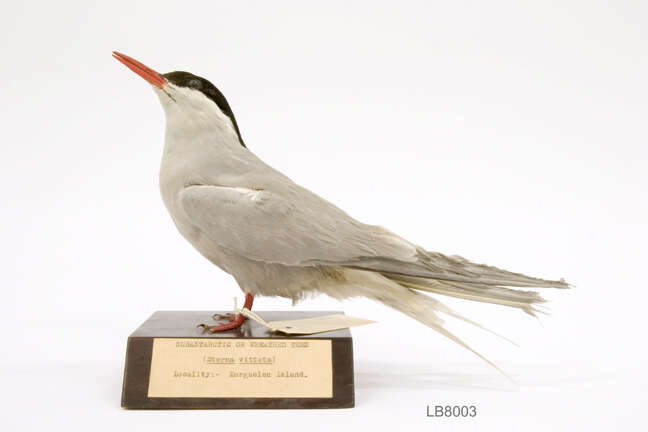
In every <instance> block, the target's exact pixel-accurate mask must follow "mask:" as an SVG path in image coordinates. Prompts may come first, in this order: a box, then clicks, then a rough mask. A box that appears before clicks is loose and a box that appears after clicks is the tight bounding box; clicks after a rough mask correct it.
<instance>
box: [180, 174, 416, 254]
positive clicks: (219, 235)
mask: <svg viewBox="0 0 648 432" xmlns="http://www.w3.org/2000/svg"><path fill="white" fill-rule="evenodd" d="M289 192H290V193H283V194H280V193H275V192H271V191H267V190H255V189H249V188H243V187H226V186H202V185H197V186H189V187H187V188H185V189H183V190H182V191H181V192H180V203H181V205H182V208H183V210H184V212H185V213H186V214H187V216H188V217H189V219H190V221H191V223H192V224H193V225H194V226H196V227H197V228H198V229H199V230H200V231H201V233H202V234H203V235H205V236H207V237H209V238H210V239H211V240H212V241H214V242H216V243H218V244H219V245H220V246H222V247H225V248H227V249H229V250H232V251H234V252H236V253H238V254H240V255H242V256H244V257H246V258H249V259H253V260H258V261H265V262H269V263H280V264H285V265H316V264H317V263H324V262H331V263H345V262H352V261H354V260H361V259H367V258H374V259H386V260H391V261H394V262H400V263H403V264H405V263H415V262H416V260H417V258H416V249H417V248H416V247H415V246H414V245H412V244H410V243H408V242H406V241H405V240H403V239H401V238H400V237H398V236H396V235H394V234H392V233H390V232H389V231H387V230H386V229H384V228H381V227H378V226H372V225H365V224H362V223H360V222H358V221H356V220H355V219H353V218H351V217H350V216H349V215H347V214H346V213H344V212H343V211H342V210H340V209H338V208H337V207H335V206H334V205H333V204H331V203H329V202H328V201H325V200H324V199H322V198H319V197H318V196H317V195H315V194H312V193H309V192H308V191H306V190H305V189H303V188H298V187H297V186H296V185H295V187H294V188H293V190H291V191H289ZM285 195H288V196H289V197H290V199H289V198H286V196H285Z"/></svg>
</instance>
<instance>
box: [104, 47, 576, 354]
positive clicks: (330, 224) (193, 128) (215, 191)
mask: <svg viewBox="0 0 648 432" xmlns="http://www.w3.org/2000/svg"><path fill="white" fill-rule="evenodd" d="M113 56H114V57H115V58H116V59H117V60H119V61H120V62H122V63H123V64H124V65H126V66H127V67H128V68H130V69H131V70H132V71H134V72H135V73H136V74H138V75H139V76H141V77H142V78H144V79H145V80H146V81H148V82H149V83H150V84H151V85H152V86H153V89H154V90H155V93H156V94H157V95H158V97H159V99H160V102H161V103H162V107H163V108H164V112H165V114H166V137H165V143H164V153H163V156H162V163H161V167H160V190H161V194H162V199H163V201H164V204H165V205H166V208H167V209H168V211H169V213H170V214H171V218H172V219H173V222H174V223H175V225H176V227H177V228H178V230H179V231H180V233H181V234H182V235H183V236H184V237H185V238H186V239H187V240H188V241H189V243H191V244H192V245H193V246H194V247H195V248H196V249H197V250H198V251H199V252H200V253H201V254H202V255H203V256H205V257H206V258H207V259H208V260H209V261H211V262H212V263H214V264H215V265H217V266H218V267H220V268H221V269H222V270H224V271H225V272H227V273H229V274H231V275H232V276H233V277H234V278H235V279H236V281H237V282H238V284H239V286H240V288H241V290H243V292H244V293H245V305H244V307H247V308H248V309H250V308H251V307H252V301H253V299H254V296H255V295H261V296H280V297H287V298H290V299H292V300H293V303H294V302H296V301H298V300H300V299H302V298H303V297H305V296H306V295H307V294H309V293H325V294H327V295H329V296H331V297H334V298H336V299H344V298H348V297H356V296H364V297H368V298H371V299H374V300H377V301H379V302H382V303H384V304H386V305H387V306H390V307H392V308H394V309H397V310H399V311H401V312H403V313H405V314H407V315H409V316H410V317H412V318H414V319H416V320H418V321H420V322H422V323H423V324H425V325H427V326H429V327H431V328H433V329H434V330H436V331H438V332H439V333H441V334H443V335H444V336H446V337H448V338H450V339H452V340H453V341H455V342H457V343H458V344H460V345H462V346H464V347H465V348H467V349H469V350H470V351H472V352H474V353H475V354H477V355H478V356H479V357H481V358H482V359H483V360H485V361H487V362H488V363H489V364H491V365H493V364H492V363H491V362H490V361H488V360H487V359H485V358H484V357H483V356H481V355H480V354H479V353H477V352H475V351H474V350H473V349H471V348H470V347H469V346H468V345H466V344H465V343H464V342H463V341H462V340H460V339H458V338H457V337H456V336H454V335H453V334H452V333H450V332H449V331H448V330H446V329H445V328H444V326H443V320H442V319H441V318H440V317H439V315H438V314H439V313H443V314H446V315H449V316H453V317H456V318H459V319H462V320H464V321H468V322H470V323H472V324H475V325H478V324H476V323H474V322H473V321H471V320H468V319H467V318H464V317H462V316H461V315H458V314H457V313H456V312H454V311H453V310H451V309H449V308H448V307H446V306H445V305H444V304H443V303H441V302H439V301H438V300H436V299H434V298H432V297H430V296H428V295H425V294H422V293H421V292H420V291H426V292H430V293H434V294H442V295H446V296H451V297H459V298H463V299H468V300H474V301H480V302H486V303H495V304H499V305H503V306H509V307H514V308H519V309H521V310H523V311H524V312H526V313H528V314H531V315H534V316H535V313H536V312H538V311H539V309H538V308H537V307H536V305H537V304H539V303H541V302H543V301H544V300H543V299H542V297H540V295H538V293H537V292H534V291H527V290H518V289H513V288H510V287H519V288H568V287H569V285H568V284H567V283H566V282H565V281H564V280H562V279H561V280H544V279H538V278H533V277H529V276H524V275H522V274H518V273H512V272H509V271H505V270H500V269H498V268H496V267H491V266H488V265H482V264H475V263H472V262H470V261H468V260H466V259H464V258H461V257H459V256H446V255H443V254H441V253H438V252H430V251H427V250H425V249H423V248H422V247H420V246H417V245H416V244H414V243H410V242H409V241H407V240H405V239H403V238H401V237H399V236H397V235H396V234H394V233H392V232H390V231H388V230H386V229H385V228H382V227H380V226H376V225H365V224H363V223H361V222H358V221H357V220H355V219H353V218H352V217H350V216H349V215H347V214H346V213H345V212H343V211H342V210H340V209H339V208H337V207H336V206H334V205H333V204H331V203H329V202H328V201H326V200H324V199H322V198H320V197H319V196H318V195H316V194H314V193H313V192H311V191H309V190H307V189H304V188H303V187H301V186H299V185H297V184H295V183H294V182H293V181H291V180H290V179H289V178H288V177H286V176H285V175H283V174H282V173H280V172H279V171H277V170H275V169H273V168H272V167H270V166H268V165H267V164H265V163H264V162H263V161H262V160H260V159H259V158H258V157H256V156H255V155H254V153H252V152H251V151H250V150H248V148H247V147H246V145H245V143H244V142H243V139H242V138H241V133H240V131H239V127H238V125H237V123H236V120H235V118H234V114H233V113H232V110H231V108H230V106H229V104H228V103H227V100H226V99H225V97H224V96H223V94H222V93H221V92H220V91H219V90H218V89H217V88H216V87H215V86H214V85H213V84H212V83H210V82H209V81H207V80H206V79H204V78H201V77H199V76H196V75H193V74H191V73H189V72H170V73H166V74H159V73H157V72H155V71H154V70H152V69H150V68H148V67H146V66H144V65H143V64H142V63H140V62H138V61H137V60H134V59H132V58H131V57H128V56H126V55H124V54H120V53H118V52H114V53H113ZM225 318H227V320H228V321H229V322H222V323H220V324H218V325H214V326H207V325H203V327H204V328H205V329H206V330H209V331H211V332H218V331H224V330H230V329H234V328H237V327H239V326H240V325H241V324H242V323H243V322H244V321H245V317H244V316H243V315H241V314H237V315H234V314H230V315H229V316H227V317H225ZM480 327H481V326H480ZM493 366H494V367H497V366H495V365H493Z"/></svg>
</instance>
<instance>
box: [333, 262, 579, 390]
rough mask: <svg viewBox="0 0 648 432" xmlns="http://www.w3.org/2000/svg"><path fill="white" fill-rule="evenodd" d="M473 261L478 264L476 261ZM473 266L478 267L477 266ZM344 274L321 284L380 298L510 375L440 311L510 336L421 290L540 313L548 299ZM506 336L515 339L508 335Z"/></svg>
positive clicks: (473, 286)
mask: <svg viewBox="0 0 648 432" xmlns="http://www.w3.org/2000/svg"><path fill="white" fill-rule="evenodd" d="M471 265H473V266H478V265H476V264H472V263H471ZM485 267H487V269H488V271H489V272H491V273H494V272H495V271H496V270H497V269H494V268H493V267H489V266H485ZM472 270H473V271H474V270H476V267H475V268H473V269H472ZM502 272H504V271H502ZM504 273H507V272H504ZM504 273H498V274H497V275H496V276H497V280H499V281H500V282H501V283H502V284H506V283H507V281H506V277H505V276H506V275H505V274H504ZM343 274H344V279H345V282H346V283H344V284H339V283H336V284H332V285H330V286H327V287H321V288H322V291H324V292H326V293H327V294H328V295H330V296H332V297H334V298H338V299H342V298H346V297H354V296H364V297H367V298H371V299H373V300H376V301H379V302H381V303H383V304H385V305H386V306H389V307H391V308H393V309H396V310H398V311H400V312H402V313H404V314H406V315H408V316H410V317H412V318H414V319H416V320H417V321H419V322H421V323H423V324H425V325H426V326H428V327H430V328H432V329H434V330H436V331H437V332H439V333H440V334H442V335H443V336H445V337H447V338H449V339H450V340H452V341H454V342H455V343H457V344H459V345H461V346H462V347H464V348H466V349H467V350H469V351H471V352H473V353H474V354H475V355H477V356H478V357H479V358H481V359H482V360H484V361H485V362H486V363H488V364H489V365H491V366H492V367H494V368H495V369H497V370H498V371H499V372H501V373H502V374H503V375H505V376H507V377H508V375H506V373H505V372H504V371H502V370H501V369H500V368H499V367H497V365H495V364H494V363H493V362H492V361H490V360H488V359H487V358H486V357H484V356H483V355H481V354H480V353H478V352H477V351H475V350H474V349H473V348H471V347H470V346H469V345H468V344H467V343H466V342H464V341H463V340H461V339H459V338H458V337H457V336H455V335H454V334H453V333H451V332H450V331H448V330H447V329H446V328H445V326H444V320H443V319H442V318H441V317H440V316H439V314H444V315H447V316H451V317H454V318H457V319H460V320H462V321H465V322H467V323H470V324H472V325H474V326H477V327H479V328H481V329H483V330H486V331H489V332H490V333H493V334H495V335H497V336H499V337H502V338H503V339H506V338H505V337H503V336H501V335H499V334H497V333H495V332H492V331H491V330H488V329H487V328H485V327H483V326H482V325H480V324H478V323H476V322H474V321H472V320H470V319H468V318H466V317H464V316H462V315H460V314H459V313H457V312H455V311H454V310H452V309H451V308H449V307H448V306H446V305H445V304H443V303H442V302H440V301H439V300H437V299H435V298H432V297H430V296H428V295H426V294H424V293H421V292H420V291H425V292H430V293H433V294H442V295H446V296H451V297H458V298H463V299H468V300H474V301H480V302H485V303H494V304H499V305H503V306H509V307H515V308H519V309H521V310H523V311H524V312H526V313H528V314H530V315H533V316H536V313H537V312H544V311H543V310H542V309H541V308H540V307H539V305H540V304H541V303H543V302H544V301H545V300H544V299H543V298H542V297H541V296H540V295H539V294H538V293H536V292H534V291H525V290H516V289H511V288H506V287H503V286H496V285H491V284H487V283H480V282H473V283H470V282H463V281H462V282H459V281H449V280H437V279H430V278H424V277H414V276H405V275H402V274H393V273H379V272H372V271H367V270H360V269H349V268H346V269H344V270H343ZM511 275H512V276H510V277H511V278H513V279H514V280H513V282H516V283H518V284H521V283H524V284H525V285H526V284H528V285H530V284H534V286H555V287H561V288H563V287H564V288H566V287H568V285H567V284H566V283H565V282H564V281H545V282H547V283H543V282H542V280H541V279H534V278H529V279H532V280H533V282H531V281H524V280H523V278H525V276H523V275H519V274H515V273H511ZM491 280H494V279H491ZM506 340H507V341H509V342H511V341H510V340H508V339H506ZM511 343H513V342H511Z"/></svg>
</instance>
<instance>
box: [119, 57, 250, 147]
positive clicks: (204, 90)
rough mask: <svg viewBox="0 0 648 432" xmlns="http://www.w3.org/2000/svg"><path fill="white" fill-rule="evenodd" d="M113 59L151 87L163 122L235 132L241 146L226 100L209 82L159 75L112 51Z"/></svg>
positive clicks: (189, 75)
mask: <svg viewBox="0 0 648 432" xmlns="http://www.w3.org/2000/svg"><path fill="white" fill-rule="evenodd" d="M113 57H114V58H116V59H117V60H119V61H120V62H122V63H123V64H124V65H126V67H128V68H129V69H130V70H132V71H133V72H135V73H136V74H137V75H139V76H141V77H142V78H144V79H145V80H146V81H147V82H148V83H149V84H151V85H152V86H153V89H154V90H155V93H156V94H157V95H158V97H159V99H160V102H161V104H162V107H163V108H164V112H165V114H166V117H167V123H169V122H171V123H172V124H182V125H187V124H192V123H193V124H197V125H198V127H201V126H204V127H211V128H220V129H222V130H223V132H232V133H235V134H236V136H237V137H238V140H239V142H240V144H241V145H242V146H243V147H245V144H244V143H243V139H242V138H241V133H240V131H239V128H238V125H237V123H236V119H235V118H234V113H233V112H232V109H231V108H230V106H229V104H228V103H227V99H225V96H223V94H222V93H221V92H220V90H218V89H217V88H216V86H215V85H213V84H212V83H211V82H209V81H208V80H206V79H205V78H202V77H199V76H197V75H194V74H192V73H189V72H183V71H174V72H169V73H165V74H160V73H158V72H156V71H155V70H153V69H151V68H149V67H148V66H145V65H144V64H142V63H140V62H139V61H137V60H135V59H134V58H132V57H129V56H127V55H125V54H121V53H118V52H116V51H113ZM227 129H229V131H228V130H227Z"/></svg>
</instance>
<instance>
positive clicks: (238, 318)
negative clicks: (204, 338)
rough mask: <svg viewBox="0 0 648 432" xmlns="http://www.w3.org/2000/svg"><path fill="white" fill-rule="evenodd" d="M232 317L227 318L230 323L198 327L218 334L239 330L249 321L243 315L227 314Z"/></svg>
mask: <svg viewBox="0 0 648 432" xmlns="http://www.w3.org/2000/svg"><path fill="white" fill-rule="evenodd" d="M227 315H230V316H228V317H227V319H228V320H229V321H230V322H229V323H220V324H217V325H213V326H210V325H206V324H200V325H198V327H202V328H203V330H205V331H208V332H210V333H218V332H222V331H227V330H232V329H235V328H239V327H241V326H242V325H243V323H244V322H245V320H246V319H247V318H246V317H245V315H241V314H237V315H235V314H227Z"/></svg>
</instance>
